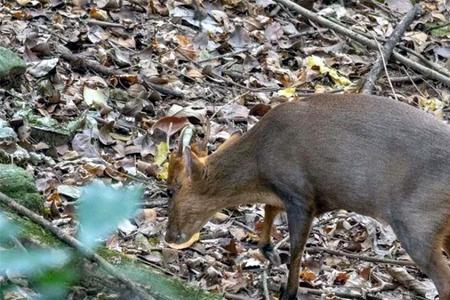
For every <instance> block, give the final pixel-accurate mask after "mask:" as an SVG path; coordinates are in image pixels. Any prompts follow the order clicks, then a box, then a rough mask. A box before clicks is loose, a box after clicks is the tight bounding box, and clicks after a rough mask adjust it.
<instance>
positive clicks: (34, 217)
mask: <svg viewBox="0 0 450 300" xmlns="http://www.w3.org/2000/svg"><path fill="white" fill-rule="evenodd" d="M0 203H3V204H4V205H6V206H7V207H9V208H10V209H12V210H13V211H14V212H16V213H18V214H20V215H23V216H25V217H27V218H28V219H30V220H31V221H33V222H34V223H36V224H39V225H40V226H42V227H43V228H45V229H46V230H48V231H50V232H51V233H53V235H55V236H56V237H57V238H58V239H59V240H61V241H62V242H64V243H65V244H67V245H69V246H71V247H72V248H74V249H76V250H77V251H78V252H79V253H81V254H82V255H83V256H85V257H86V258H88V259H89V260H91V261H93V262H95V263H97V264H98V265H100V266H101V267H102V268H103V269H104V270H105V271H106V272H107V273H108V274H110V275H112V276H114V277H115V278H117V279H118V280H119V281H120V282H122V283H123V284H125V285H126V286H127V287H128V288H130V289H131V290H132V291H134V292H135V293H136V294H137V295H139V296H140V297H142V299H147V300H155V298H153V296H151V295H150V294H148V292H147V291H145V290H144V289H143V288H142V287H140V286H139V285H138V284H136V283H135V282H132V281H130V280H129V279H128V278H127V277H125V276H124V275H123V274H121V273H120V272H119V271H117V270H116V268H114V267H113V266H112V265H111V264H110V263H109V262H107V261H106V260H105V259H104V258H103V257H101V256H100V255H98V254H97V253H95V251H92V250H91V249H89V248H87V247H86V246H84V245H83V244H82V243H81V242H80V241H78V240H77V239H75V238H73V237H72V236H70V235H68V234H67V233H65V232H64V231H62V230H61V229H59V228H58V227H56V226H54V225H53V224H52V223H51V222H49V221H48V220H46V219H44V218H43V217H42V216H40V215H38V214H36V213H35V212H33V211H31V210H29V209H28V208H26V207H24V206H22V205H20V204H19V203H17V202H16V201H15V200H14V199H12V198H10V197H8V196H7V195H5V194H3V193H1V192H0Z"/></svg>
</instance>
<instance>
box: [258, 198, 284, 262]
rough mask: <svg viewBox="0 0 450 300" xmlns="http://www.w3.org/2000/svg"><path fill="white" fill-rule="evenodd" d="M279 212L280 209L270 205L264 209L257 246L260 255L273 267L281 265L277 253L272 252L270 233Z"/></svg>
mask: <svg viewBox="0 0 450 300" xmlns="http://www.w3.org/2000/svg"><path fill="white" fill-rule="evenodd" d="M281 211H282V209H280V208H278V207H275V206H272V205H266V206H265V207H264V224H263V230H262V232H261V236H260V239H259V244H258V247H259V249H260V251H261V252H262V254H263V255H264V256H265V257H266V258H267V259H268V260H269V261H270V262H271V263H272V264H273V265H275V266H277V265H279V264H281V261H280V257H279V255H278V253H276V251H274V249H273V246H272V241H271V232H272V227H273V221H274V220H275V217H276V216H277V215H278V214H279V213H280V212H281Z"/></svg>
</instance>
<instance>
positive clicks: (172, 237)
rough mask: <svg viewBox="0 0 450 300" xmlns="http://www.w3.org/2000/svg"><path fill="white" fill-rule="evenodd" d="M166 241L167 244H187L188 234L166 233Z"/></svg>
mask: <svg viewBox="0 0 450 300" xmlns="http://www.w3.org/2000/svg"><path fill="white" fill-rule="evenodd" d="M165 240H166V243H174V244H181V243H184V242H185V240H186V234H184V233H173V232H166V236H165Z"/></svg>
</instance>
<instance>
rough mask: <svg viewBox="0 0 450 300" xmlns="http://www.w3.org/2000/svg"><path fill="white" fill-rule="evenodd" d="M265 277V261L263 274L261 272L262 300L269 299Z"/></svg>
mask: <svg viewBox="0 0 450 300" xmlns="http://www.w3.org/2000/svg"><path fill="white" fill-rule="evenodd" d="M267 277H268V275H267V263H266V264H265V266H264V268H263V274H262V284H263V291H264V300H270V294H269V287H268V285H267Z"/></svg>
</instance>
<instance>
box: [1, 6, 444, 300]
mask: <svg viewBox="0 0 450 300" xmlns="http://www.w3.org/2000/svg"><path fill="white" fill-rule="evenodd" d="M93 2H94V3H95V5H94V4H92V3H91V4H90V3H89V2H88V1H83V0H73V1H72V2H68V1H62V0H52V1H38V0H16V1H5V0H0V46H3V47H7V48H9V49H12V50H14V51H15V52H17V53H19V54H20V55H21V56H22V57H23V58H24V59H25V61H26V62H27V72H26V73H25V75H24V76H23V78H10V79H9V80H8V81H9V82H8V83H7V84H4V85H3V86H2V85H0V105H1V106H0V118H1V119H3V120H4V121H7V122H8V124H9V126H11V127H12V128H13V129H14V130H15V132H16V134H17V141H16V144H17V145H16V146H17V147H21V148H23V149H24V150H25V151H26V152H28V154H29V155H31V156H32V157H34V156H33V155H32V154H33V153H34V154H38V157H39V159H37V160H32V159H30V158H29V156H28V157H25V158H24V157H19V158H16V160H17V163H18V164H20V165H22V166H25V167H26V168H27V169H28V170H29V171H31V172H32V173H33V174H34V175H35V177H36V180H37V181H36V182H37V187H38V189H39V191H40V192H41V193H42V194H43V195H44V196H45V199H46V203H45V205H46V207H47V208H48V211H49V218H50V219H52V220H53V222H54V224H57V225H58V226H59V227H60V228H62V229H64V230H65V231H67V232H74V230H75V229H74V225H73V222H71V220H72V219H73V218H74V215H73V211H74V210H73V208H74V206H75V205H76V201H77V199H78V198H79V195H80V187H82V186H83V185H85V184H87V183H88V182H90V181H92V180H95V179H98V180H102V181H105V182H109V183H114V184H115V185H116V186H121V185H125V184H128V183H132V182H134V183H136V182H139V183H142V184H144V185H145V187H146V193H145V199H144V202H143V203H142V209H141V212H140V214H139V215H138V217H136V218H134V219H132V220H130V221H129V222H128V223H127V222H125V223H123V224H122V225H121V226H120V228H119V230H118V231H117V233H116V234H114V235H113V236H111V237H110V238H109V239H108V240H107V241H106V245H107V246H108V247H109V248H110V249H114V250H116V251H120V252H122V253H124V254H127V255H131V256H134V257H137V258H138V259H140V260H141V261H142V262H143V263H146V264H149V265H151V266H153V267H155V268H158V269H160V270H162V271H163V272H165V273H166V274H169V275H172V276H176V277H178V278H181V279H183V280H186V281H188V282H190V283H192V284H193V285H197V286H199V287H201V288H203V289H207V290H209V291H212V292H217V293H222V294H224V295H225V297H227V298H230V299H264V298H266V299H268V297H272V298H277V297H278V295H279V289H280V286H281V284H282V283H283V282H285V280H286V271H287V266H286V261H287V257H288V248H289V246H288V242H287V241H286V239H284V237H285V236H286V231H287V226H286V220H285V217H284V216H281V217H280V218H279V219H278V220H277V221H276V229H274V231H273V239H274V244H275V245H276V247H277V249H278V252H279V253H280V255H281V258H282V262H283V264H281V265H280V266H277V267H270V266H268V264H267V262H266V260H265V259H264V258H263V256H262V255H261V254H260V253H259V251H258V249H257V242H258V233H259V231H260V230H261V228H262V218H263V213H264V210H263V207H262V206H260V205H256V206H245V207H239V208H236V209H227V210H224V211H223V212H222V213H220V214H217V215H216V216H215V217H214V219H213V220H211V222H209V223H208V224H207V225H206V226H205V228H204V229H203V230H202V233H201V239H200V240H199V241H198V242H196V243H195V244H193V245H192V246H191V247H189V248H188V249H185V250H176V249H172V248H170V247H168V245H166V244H165V243H164V238H163V237H164V232H165V226H166V222H167V199H168V198H167V194H166V190H165V179H166V178H167V155H168V152H169V151H170V150H172V149H175V148H176V143H177V138H178V136H179V132H180V129H181V128H182V127H184V126H185V125H186V124H192V125H193V126H195V128H196V130H197V132H198V137H197V138H198V139H202V138H205V136H204V135H205V126H204V125H205V124H206V120H207V119H209V122H210V124H211V126H210V127H211V128H210V134H209V137H208V146H209V151H210V152H213V151H214V150H215V149H216V148H217V147H218V146H219V145H220V144H221V143H222V142H223V141H224V140H226V139H227V138H228V137H229V136H230V135H231V134H232V133H233V132H234V131H236V130H237V129H238V130H241V131H243V132H245V131H247V130H248V129H249V128H251V127H252V126H253V125H254V124H255V123H256V122H257V121H258V120H259V119H260V118H261V116H262V115H263V114H264V113H265V112H266V111H267V110H268V109H270V108H271V107H274V106H276V105H277V104H279V103H283V102H286V101H294V100H300V101H301V99H302V97H304V96H305V95H307V94H311V93H324V92H331V93H351V92H358V91H359V89H360V88H361V86H362V82H363V80H364V78H365V77H366V76H367V74H368V72H369V71H370V69H371V67H372V65H373V62H374V61H375V60H376V57H377V51H374V50H370V49H368V48H367V47H365V46H364V45H361V44H359V43H358V42H355V41H353V40H351V39H349V38H346V37H344V36H342V35H339V34H337V33H336V32H335V31H333V30H331V29H329V28H326V27H322V26H320V25H319V24H316V23H314V22H309V21H307V20H305V19H304V18H301V17H300V16H299V15H298V14H297V13H296V12H294V11H292V10H290V9H288V8H287V7H285V6H283V5H281V4H278V3H277V2H276V1H275V0H256V1H247V0H222V1H216V2H209V1H203V2H199V3H197V2H195V1H194V2H192V1H191V0H175V1H174V0H168V1H159V0H123V1H119V0H98V1H93ZM305 2H306V1H305ZM324 2H325V1H315V3H314V6H313V7H312V11H314V12H316V13H318V14H319V15H321V16H323V17H326V18H327V19H329V20H333V21H334V22H337V23H340V24H344V25H345V27H346V28H348V29H351V30H354V31H355V32H362V33H365V34H366V36H368V37H369V38H371V37H375V36H376V37H380V38H388V37H389V36H390V34H391V33H392V32H393V30H394V28H395V26H396V24H397V23H398V22H399V21H400V20H401V18H402V16H403V15H404V14H405V13H406V12H408V11H409V10H410V9H411V8H412V5H411V4H410V1H406V0H391V1H385V2H386V3H383V1H380V2H379V1H369V0H368V1H344V2H345V6H342V5H340V4H338V3H333V1H329V2H330V3H324ZM420 4H421V8H422V13H421V15H420V16H418V17H416V18H415V20H414V21H413V22H412V24H411V26H410V27H409V28H408V30H407V31H406V33H405V34H404V36H403V38H402V39H401V42H400V43H399V45H400V46H402V48H397V49H398V51H399V52H400V53H402V54H403V55H405V56H408V57H409V58H411V59H413V60H415V61H418V62H421V60H420V59H419V58H417V55H416V56H414V55H412V54H411V52H415V53H416V54H418V55H421V56H423V57H425V58H426V59H428V60H429V61H432V62H433V63H434V64H436V65H439V66H440V67H441V68H443V69H445V70H447V71H448V72H450V23H449V20H450V3H449V1H444V0H441V1H430V0H428V1H420ZM405 49H409V50H410V52H408V51H407V50H405ZM386 71H387V74H389V76H386V72H384V71H383V75H382V76H381V78H380V79H379V80H378V81H377V84H376V86H375V90H374V94H376V95H383V96H388V97H391V98H392V101H402V102H406V103H408V104H410V105H413V106H417V107H418V109H423V110H425V111H428V112H429V113H430V114H434V115H435V116H436V117H437V118H440V119H442V120H443V121H444V122H447V119H448V108H449V103H450V88H449V87H446V86H445V85H444V84H443V83H441V82H439V81H436V80H433V79H430V78H428V77H423V76H421V74H419V73H416V72H415V71H414V70H412V69H410V68H409V67H407V66H404V65H402V64H399V63H396V61H394V60H390V61H389V62H388V63H387V66H386ZM388 78H389V79H390V80H391V81H392V86H391V85H390V84H389V80H388ZM395 99H397V100H395ZM168 116H171V118H168ZM157 121H159V122H157ZM170 123H172V125H170ZM167 141H169V143H168V144H167ZM3 146H4V144H2V143H0V149H2V147H3ZM8 147H10V145H9V146H8ZM317 247H320V248H317ZM321 247H324V248H325V249H323V248H321ZM327 250H336V251H338V252H336V253H332V251H328V252H327ZM335 254H337V255H335ZM347 254H353V255H357V257H356V258H355V257H353V258H352V257H351V256H349V255H347ZM371 258H372V259H371ZM373 258H379V259H380V260H379V261H376V262H373ZM386 259H390V260H396V261H399V260H404V259H406V260H408V259H409V257H408V255H407V254H406V253H405V251H404V250H403V249H402V247H401V245H400V243H399V241H398V240H397V239H396V237H395V235H394V234H393V232H392V230H391V229H390V227H389V226H387V225H385V224H382V223H379V222H377V221H375V220H374V219H372V218H369V217H364V216H360V215H357V214H354V213H351V212H345V211H338V212H333V213H327V214H325V215H323V216H321V217H320V218H318V219H316V220H315V222H314V226H313V228H312V231H311V234H310V238H309V241H308V244H307V249H306V254H305V256H304V259H303V264H302V266H303V269H302V271H301V274H300V278H301V281H300V286H301V287H304V288H305V289H303V291H304V292H305V293H306V294H305V296H304V298H303V299H322V298H321V296H320V293H324V294H331V293H333V292H335V293H338V295H339V296H340V297H343V298H361V299H362V298H363V297H367V299H412V298H416V299H423V298H424V297H425V298H428V299H432V298H433V296H434V295H435V294H436V290H435V288H434V286H433V284H432V282H431V281H430V280H429V279H427V278H426V277H425V276H424V275H423V274H422V273H421V272H420V271H419V270H418V269H417V268H416V267H414V266H412V265H408V266H404V265H402V264H401V263H400V264H398V265H396V263H395V262H394V263H393V264H392V262H391V264H387V263H386V262H390V261H388V260H386ZM383 260H386V261H383ZM317 294H319V295H317Z"/></svg>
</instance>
